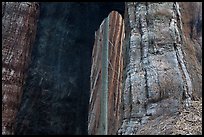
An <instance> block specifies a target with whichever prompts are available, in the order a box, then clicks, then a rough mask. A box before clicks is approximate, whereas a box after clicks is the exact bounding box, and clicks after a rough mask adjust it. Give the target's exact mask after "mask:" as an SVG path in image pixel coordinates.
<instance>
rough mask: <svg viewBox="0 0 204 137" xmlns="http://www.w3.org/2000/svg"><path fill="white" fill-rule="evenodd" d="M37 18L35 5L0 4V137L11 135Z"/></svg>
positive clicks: (18, 3)
mask: <svg viewBox="0 0 204 137" xmlns="http://www.w3.org/2000/svg"><path fill="white" fill-rule="evenodd" d="M37 15H38V3H36V2H2V134H7V135H8V134H13V133H14V123H15V117H16V113H17V109H18V106H19V102H20V99H21V94H22V86H23V83H24V78H25V75H24V74H25V73H24V72H25V70H26V69H27V66H28V62H29V58H30V50H31V47H32V45H33V42H34V39H35V33H36V22H37V17H38V16H37Z"/></svg>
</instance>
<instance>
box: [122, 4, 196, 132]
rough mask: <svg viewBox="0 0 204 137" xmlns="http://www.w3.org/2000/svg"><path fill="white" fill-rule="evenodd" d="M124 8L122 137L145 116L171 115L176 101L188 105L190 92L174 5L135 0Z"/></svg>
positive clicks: (177, 9) (176, 109)
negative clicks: (124, 53)
mask: <svg viewBox="0 0 204 137" xmlns="http://www.w3.org/2000/svg"><path fill="white" fill-rule="evenodd" d="M126 8H127V9H126V14H125V21H126V23H125V25H126V30H127V33H126V44H127V45H125V47H127V50H126V54H127V58H126V59H125V71H124V73H125V79H124V80H125V83H124V91H123V100H124V101H123V105H124V107H123V108H124V116H123V124H122V126H121V129H120V130H119V132H118V134H122V135H127V134H128V135H130V134H136V133H137V130H138V129H139V128H140V127H141V126H143V125H145V124H146V123H148V121H149V120H151V119H155V121H161V119H163V120H164V119H165V117H166V116H173V115H175V114H177V112H179V108H180V107H181V106H182V104H184V105H185V106H186V107H189V105H191V100H192V92H193V86H192V80H191V78H190V75H189V72H188V71H189V70H187V67H186V63H185V60H184V57H183V50H184V48H183V47H184V45H185V44H186V43H185V41H184V38H183V28H182V20H181V17H182V16H181V13H180V7H179V4H178V3H177V2H168V3H167V2H158V3H148V2H136V3H127V6H126ZM148 124H149V123H148ZM149 130H150V131H151V129H149ZM160 130H161V129H160ZM157 133H159V131H157Z"/></svg>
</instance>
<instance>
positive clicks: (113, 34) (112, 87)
mask: <svg viewBox="0 0 204 137" xmlns="http://www.w3.org/2000/svg"><path fill="white" fill-rule="evenodd" d="M109 24H110V25H109V65H108V66H109V68H108V134H116V132H117V130H118V128H119V125H120V118H121V108H120V106H121V94H122V71H123V55H122V43H123V39H124V21H123V19H122V17H121V15H120V14H118V13H117V12H115V11H113V12H111V13H110V15H109ZM104 29H105V28H104V23H102V25H101V27H100V29H99V30H98V31H97V32H96V37H95V44H94V48H93V53H92V68H91V96H90V102H89V104H90V108H89V134H98V131H99V123H100V121H99V120H100V114H101V113H100V96H101V92H102V91H101V89H102V87H101V85H102V83H101V81H102V79H101V78H102V76H101V67H102V66H101V64H102V58H101V57H102V52H101V50H102V46H103V32H104Z"/></svg>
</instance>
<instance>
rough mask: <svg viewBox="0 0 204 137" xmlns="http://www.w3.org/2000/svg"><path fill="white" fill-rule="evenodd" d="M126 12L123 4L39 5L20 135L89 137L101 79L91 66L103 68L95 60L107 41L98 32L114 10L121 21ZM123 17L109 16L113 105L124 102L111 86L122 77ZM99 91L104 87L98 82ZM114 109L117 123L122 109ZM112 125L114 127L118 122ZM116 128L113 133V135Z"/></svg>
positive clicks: (18, 128) (19, 122) (17, 128)
mask: <svg viewBox="0 0 204 137" xmlns="http://www.w3.org/2000/svg"><path fill="white" fill-rule="evenodd" d="M124 7H125V3H114V2H111V3H102V2H100V3H83V2H79V3H75V2H67V3H60V2H59V3H58V2H50V3H43V2H42V3H40V7H39V8H40V15H39V20H38V26H37V34H36V40H35V44H34V46H33V49H32V53H31V62H30V65H29V68H28V70H27V72H26V73H27V78H26V80H25V81H26V82H25V85H24V90H23V95H22V98H21V104H20V108H19V111H18V114H17V121H16V126H15V132H16V134H49V135H50V134H88V123H90V121H88V117H89V110H90V111H92V110H93V111H95V110H94V109H89V103H90V107H92V106H91V105H92V104H91V102H89V100H92V99H94V94H96V92H95V90H94V92H92V91H93V88H94V84H93V81H94V79H95V78H96V77H97V76H96V75H95V72H96V73H98V70H97V69H94V68H93V66H96V68H97V67H99V69H100V67H101V66H100V65H99V64H100V61H101V60H100V59H99V60H98V59H96V56H100V54H99V52H101V51H100V50H99V47H101V45H99V44H100V39H101V41H103V40H104V39H103V38H102V32H100V30H103V27H102V26H103V25H102V26H101V27H99V26H100V24H101V22H102V21H103V19H104V18H106V17H107V16H108V15H109V13H110V12H111V11H113V10H115V11H117V12H119V13H120V14H121V15H122V16H123V15H124ZM121 15H119V14H118V13H116V12H113V14H111V15H110V16H109V19H110V22H109V24H110V27H109V28H110V30H109V40H108V43H109V62H108V63H109V65H108V72H109V74H108V77H109V80H112V81H109V83H108V84H109V85H108V88H109V91H112V92H109V94H110V95H109V101H111V102H113V104H116V103H117V102H118V101H117V100H119V99H121V98H120V94H121V91H120V90H119V89H120V85H115V84H113V83H115V82H114V81H120V80H121V76H119V75H118V73H121V71H122V66H121V65H122V61H121V60H120V58H121V57H122V53H121V52H122V50H121V48H122V47H121V45H122V39H121V38H122V37H121V36H122V34H123V32H124V28H123V27H124V25H122V24H123V23H122V22H123V19H122V17H121ZM98 28H99V29H98ZM97 30H99V31H97ZM95 34H96V35H95ZM93 45H94V46H93ZM96 45H98V46H97V47H96ZM96 52H98V54H97V53H96ZM92 53H93V56H92ZM95 61H96V62H95ZM91 62H92V64H91ZM93 62H94V63H93ZM97 63H98V64H97ZM92 68H93V69H92ZM90 75H91V79H90ZM90 82H91V87H90ZM96 85H100V84H98V83H97V82H96V83H95V86H96ZM98 91H100V90H98ZM98 91H97V92H98ZM113 91H114V92H113ZM90 96H91V97H90ZM114 106H116V107H114V108H112V107H113V106H109V108H108V109H113V111H112V112H111V111H109V114H108V115H114V116H115V117H116V119H118V118H119V115H118V113H119V108H118V107H117V106H118V105H114ZM91 113H92V112H91ZM96 115H97V114H96ZM90 118H91V117H90ZM111 122H113V124H115V123H114V122H116V120H115V121H111ZM109 125H110V126H111V124H109ZM95 128H97V126H96V127H95ZM112 128H114V127H112ZM112 128H110V132H113V131H114V129H112ZM91 132H92V131H91ZM92 133H94V134H95V132H92ZM92 133H91V134H92Z"/></svg>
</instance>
